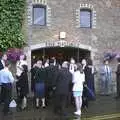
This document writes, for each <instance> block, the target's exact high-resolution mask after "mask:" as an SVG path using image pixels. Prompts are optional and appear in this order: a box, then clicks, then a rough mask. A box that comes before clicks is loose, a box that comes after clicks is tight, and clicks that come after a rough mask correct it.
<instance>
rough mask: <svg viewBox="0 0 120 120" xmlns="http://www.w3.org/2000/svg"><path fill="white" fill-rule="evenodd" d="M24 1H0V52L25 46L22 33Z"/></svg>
mask: <svg viewBox="0 0 120 120" xmlns="http://www.w3.org/2000/svg"><path fill="white" fill-rule="evenodd" d="M25 6H26V0H0V50H2V51H5V50H7V49H8V48H11V47H12V48H21V47H22V46H23V45H25V40H24V35H23V33H22V24H23V22H24V12H25Z"/></svg>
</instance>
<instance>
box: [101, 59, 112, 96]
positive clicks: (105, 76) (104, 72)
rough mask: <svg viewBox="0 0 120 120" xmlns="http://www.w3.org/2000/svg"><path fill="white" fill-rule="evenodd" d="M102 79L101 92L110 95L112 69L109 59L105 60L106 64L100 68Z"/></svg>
mask: <svg viewBox="0 0 120 120" xmlns="http://www.w3.org/2000/svg"><path fill="white" fill-rule="evenodd" d="M100 80H101V94H102V95H109V94H110V92H111V91H110V89H111V82H112V69H111V67H110V66H109V61H108V60H104V64H103V65H102V66H101V68H100Z"/></svg>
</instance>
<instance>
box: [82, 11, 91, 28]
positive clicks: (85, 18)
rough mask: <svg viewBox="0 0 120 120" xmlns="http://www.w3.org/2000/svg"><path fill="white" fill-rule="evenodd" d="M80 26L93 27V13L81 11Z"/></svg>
mask: <svg viewBox="0 0 120 120" xmlns="http://www.w3.org/2000/svg"><path fill="white" fill-rule="evenodd" d="M80 26H81V27H89V28H90V27H91V11H89V10H81V11H80Z"/></svg>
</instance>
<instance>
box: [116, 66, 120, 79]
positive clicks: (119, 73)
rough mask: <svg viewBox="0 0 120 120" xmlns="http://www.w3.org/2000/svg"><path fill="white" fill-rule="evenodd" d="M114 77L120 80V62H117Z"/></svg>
mask: <svg viewBox="0 0 120 120" xmlns="http://www.w3.org/2000/svg"><path fill="white" fill-rule="evenodd" d="M116 78H117V81H120V64H118V66H117V71H116Z"/></svg>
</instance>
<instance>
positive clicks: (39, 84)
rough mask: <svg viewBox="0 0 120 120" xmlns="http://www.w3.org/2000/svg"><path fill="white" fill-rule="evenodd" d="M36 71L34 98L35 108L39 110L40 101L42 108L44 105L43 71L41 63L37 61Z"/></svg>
mask: <svg viewBox="0 0 120 120" xmlns="http://www.w3.org/2000/svg"><path fill="white" fill-rule="evenodd" d="M37 67H38V69H37V71H36V73H35V97H36V108H39V105H40V100H41V102H42V107H43V108H44V107H45V106H46V104H45V69H44V68H43V67H42V61H41V60H39V61H37Z"/></svg>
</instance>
